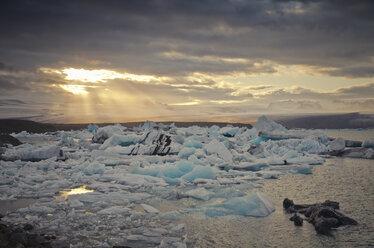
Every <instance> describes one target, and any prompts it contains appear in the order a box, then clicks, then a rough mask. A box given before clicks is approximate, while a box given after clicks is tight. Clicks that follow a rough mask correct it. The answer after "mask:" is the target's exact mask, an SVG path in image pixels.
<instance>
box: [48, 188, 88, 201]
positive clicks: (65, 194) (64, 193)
mask: <svg viewBox="0 0 374 248" xmlns="http://www.w3.org/2000/svg"><path fill="white" fill-rule="evenodd" d="M86 187H87V185H83V186H82V187H79V188H75V189H66V190H62V191H60V195H58V196H56V197H55V198H56V199H61V198H65V199H67V198H68V196H69V195H79V194H87V193H90V192H94V190H93V189H86Z"/></svg>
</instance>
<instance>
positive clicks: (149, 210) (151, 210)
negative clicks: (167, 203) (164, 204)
mask: <svg viewBox="0 0 374 248" xmlns="http://www.w3.org/2000/svg"><path fill="white" fill-rule="evenodd" d="M140 205H141V206H142V207H143V209H144V211H146V212H147V213H150V214H158V213H159V211H158V210H157V209H156V208H154V207H152V206H150V205H147V204H140Z"/></svg>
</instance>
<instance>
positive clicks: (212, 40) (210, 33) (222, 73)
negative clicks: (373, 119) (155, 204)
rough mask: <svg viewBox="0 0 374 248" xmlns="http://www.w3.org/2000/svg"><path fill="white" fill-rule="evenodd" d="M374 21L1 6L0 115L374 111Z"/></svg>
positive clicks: (145, 7) (336, 6)
mask: <svg viewBox="0 0 374 248" xmlns="http://www.w3.org/2000/svg"><path fill="white" fill-rule="evenodd" d="M373 13H374V2H373V1H370V0H368V1H338V0H336V1H322V0H321V1H308V0H306V1H286V0H284V1H270V0H268V1H266V0H265V1H241V0H232V1H219V0H216V1H202V0H199V1H160V0H158V1H119V0H118V1H114V0H110V1H93V0H90V1H89V0H87V1H47V0H45V1H41V0H39V1H35V0H29V1H1V3H0V33H1V38H0V89H1V91H0V117H2V118H6V117H22V116H24V117H31V118H33V119H36V120H44V121H61V122H71V121H74V122H86V121H127V120H144V119H154V120H202V119H203V120H231V121H236V120H245V119H246V117H248V116H253V115H259V114H262V113H264V114H297V113H332V112H353V111H360V112H371V113H372V112H373V111H372V109H373V107H374V80H373V76H374V15H373ZM66 68H76V69H85V70H87V71H89V70H106V71H108V72H111V73H112V75H114V73H116V74H115V75H117V76H112V78H106V79H105V80H102V81H99V82H93V81H89V80H86V81H82V80H79V79H74V80H71V79H68V76H69V75H67V74H66V73H65V72H64V71H63V69H66ZM126 75H130V76H126ZM139 75H148V77H149V78H147V77H143V78H141V77H140V76H139ZM137 76H138V77H137ZM144 78H145V79H144ZM71 85H73V88H72V86H71ZM72 89H74V90H75V91H72ZM77 89H80V90H81V91H80V93H82V92H83V93H84V94H79V91H78V90H77Z"/></svg>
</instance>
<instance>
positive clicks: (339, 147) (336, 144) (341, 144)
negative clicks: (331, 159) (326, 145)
mask: <svg viewBox="0 0 374 248" xmlns="http://www.w3.org/2000/svg"><path fill="white" fill-rule="evenodd" d="M344 148H345V140H344V139H343V138H340V137H339V138H337V139H334V140H333V141H332V142H331V143H330V150H331V151H337V152H340V151H343V150H344Z"/></svg>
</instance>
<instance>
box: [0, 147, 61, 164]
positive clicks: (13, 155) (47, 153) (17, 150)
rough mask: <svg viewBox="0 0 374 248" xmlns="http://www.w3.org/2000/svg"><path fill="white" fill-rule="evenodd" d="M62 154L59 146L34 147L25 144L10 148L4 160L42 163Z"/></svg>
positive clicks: (3, 155)
mask: <svg viewBox="0 0 374 248" xmlns="http://www.w3.org/2000/svg"><path fill="white" fill-rule="evenodd" d="M59 154H60V147H58V146H42V147H37V146H32V145H30V144H23V145H19V146H16V147H13V148H8V149H7V150H6V151H5V152H4V154H2V158H3V159H5V160H11V161H14V160H22V161H40V160H45V159H49V158H52V157H57V156H58V155H59Z"/></svg>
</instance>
